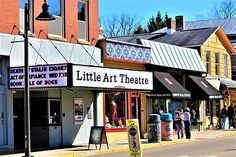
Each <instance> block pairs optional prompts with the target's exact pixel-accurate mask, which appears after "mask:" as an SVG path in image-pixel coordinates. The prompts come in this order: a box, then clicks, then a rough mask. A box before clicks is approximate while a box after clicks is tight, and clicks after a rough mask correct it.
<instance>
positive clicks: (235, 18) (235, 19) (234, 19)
mask: <svg viewBox="0 0 236 157" xmlns="http://www.w3.org/2000/svg"><path fill="white" fill-rule="evenodd" d="M217 20H236V18H223V19H209V20H194V21H186V22H200V21H217Z"/></svg>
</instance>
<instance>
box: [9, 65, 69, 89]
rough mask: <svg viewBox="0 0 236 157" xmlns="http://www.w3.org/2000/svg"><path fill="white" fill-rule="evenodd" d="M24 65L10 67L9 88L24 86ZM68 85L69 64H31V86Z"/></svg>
mask: <svg viewBox="0 0 236 157" xmlns="http://www.w3.org/2000/svg"><path fill="white" fill-rule="evenodd" d="M24 86H25V84H24V67H16V68H9V88H10V89H19V88H24ZM62 86H67V64H58V65H45V66H30V67H29V87H31V88H44V87H62Z"/></svg>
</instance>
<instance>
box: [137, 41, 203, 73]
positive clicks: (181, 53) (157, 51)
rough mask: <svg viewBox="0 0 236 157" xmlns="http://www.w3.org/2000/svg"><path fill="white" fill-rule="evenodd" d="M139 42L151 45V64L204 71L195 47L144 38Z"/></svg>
mask: <svg viewBox="0 0 236 157" xmlns="http://www.w3.org/2000/svg"><path fill="white" fill-rule="evenodd" d="M140 42H141V43H142V45H145V46H149V47H151V57H152V60H151V64H153V65H157V66H162V67H168V68H177V69H182V70H188V71H195V72H200V73H206V67H205V66H204V64H203V63H202V60H201V57H200V55H199V54H198V51H197V50H195V49H190V48H184V47H180V46H174V45H170V44H164V43H160V42H155V41H151V40H144V39H140Z"/></svg>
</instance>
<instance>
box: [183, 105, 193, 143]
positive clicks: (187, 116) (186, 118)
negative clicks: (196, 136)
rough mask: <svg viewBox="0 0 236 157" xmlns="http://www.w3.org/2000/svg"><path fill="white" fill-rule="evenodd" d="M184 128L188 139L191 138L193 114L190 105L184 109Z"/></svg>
mask: <svg viewBox="0 0 236 157" xmlns="http://www.w3.org/2000/svg"><path fill="white" fill-rule="evenodd" d="M184 129H185V135H186V139H191V115H190V109H189V108H188V107H186V108H185V111H184Z"/></svg>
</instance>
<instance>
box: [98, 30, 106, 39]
mask: <svg viewBox="0 0 236 157" xmlns="http://www.w3.org/2000/svg"><path fill="white" fill-rule="evenodd" d="M104 37H105V35H104V31H103V29H102V28H101V27H100V28H99V39H103V38H104Z"/></svg>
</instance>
